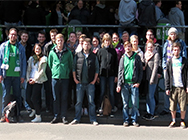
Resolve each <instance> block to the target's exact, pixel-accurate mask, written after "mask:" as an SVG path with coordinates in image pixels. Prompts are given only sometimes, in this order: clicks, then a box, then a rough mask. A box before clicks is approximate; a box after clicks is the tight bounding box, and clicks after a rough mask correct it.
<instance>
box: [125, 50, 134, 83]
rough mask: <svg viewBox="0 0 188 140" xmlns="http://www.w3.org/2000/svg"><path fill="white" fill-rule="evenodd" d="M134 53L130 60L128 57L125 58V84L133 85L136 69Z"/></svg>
mask: <svg viewBox="0 0 188 140" xmlns="http://www.w3.org/2000/svg"><path fill="white" fill-rule="evenodd" d="M135 55H136V53H134V54H133V55H132V56H131V57H130V58H129V57H128V56H126V55H125V56H124V78H125V83H128V84H132V83H133V82H132V77H133V69H134V61H135Z"/></svg>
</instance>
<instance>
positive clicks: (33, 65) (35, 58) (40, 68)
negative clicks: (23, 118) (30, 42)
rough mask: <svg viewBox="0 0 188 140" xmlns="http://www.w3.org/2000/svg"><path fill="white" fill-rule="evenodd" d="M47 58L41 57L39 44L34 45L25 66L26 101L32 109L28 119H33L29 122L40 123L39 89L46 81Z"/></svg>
mask: <svg viewBox="0 0 188 140" xmlns="http://www.w3.org/2000/svg"><path fill="white" fill-rule="evenodd" d="M46 66H47V57H46V56H43V54H42V49H41V46H40V45H39V44H35V46H34V48H33V55H32V56H31V57H30V58H29V60H28V66H27V75H26V76H27V77H26V79H27V89H26V101H27V103H28V104H29V106H30V107H31V109H32V112H31V114H30V115H29V117H33V116H34V115H35V114H36V115H35V118H34V119H33V120H31V122H41V115H40V113H41V106H40V100H41V88H42V84H43V82H45V81H47V77H46V73H45V71H46Z"/></svg>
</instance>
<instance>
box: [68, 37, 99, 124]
mask: <svg viewBox="0 0 188 140" xmlns="http://www.w3.org/2000/svg"><path fill="white" fill-rule="evenodd" d="M90 42H91V40H90V39H89V38H86V39H85V40H84V42H83V51H81V52H79V53H77V54H76V56H75V57H74V62H73V78H74V81H75V83H76V94H77V103H76V105H75V115H76V116H75V119H74V120H73V121H72V122H71V123H70V124H71V125H72V124H77V123H79V122H80V118H81V112H82V102H83V98H84V92H85V91H86V94H87V98H88V102H89V117H90V122H91V123H92V124H93V125H98V123H97V122H96V114H95V103H94V97H95V82H96V80H97V77H98V73H99V63H98V59H97V57H96V55H95V54H93V53H92V52H91V43H90Z"/></svg>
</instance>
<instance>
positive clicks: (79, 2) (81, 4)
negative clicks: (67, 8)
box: [77, 0, 83, 9]
mask: <svg viewBox="0 0 188 140" xmlns="http://www.w3.org/2000/svg"><path fill="white" fill-rule="evenodd" d="M77 5H78V8H79V9H82V8H83V1H82V0H79V1H78V4H77Z"/></svg>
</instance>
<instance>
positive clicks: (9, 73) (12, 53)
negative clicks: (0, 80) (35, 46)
mask: <svg viewBox="0 0 188 140" xmlns="http://www.w3.org/2000/svg"><path fill="white" fill-rule="evenodd" d="M15 47H16V45H12V44H10V55H9V68H8V70H7V71H6V76H12V77H19V76H20V72H19V71H14V69H15V67H16V49H15Z"/></svg>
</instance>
